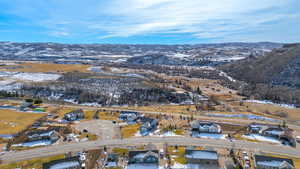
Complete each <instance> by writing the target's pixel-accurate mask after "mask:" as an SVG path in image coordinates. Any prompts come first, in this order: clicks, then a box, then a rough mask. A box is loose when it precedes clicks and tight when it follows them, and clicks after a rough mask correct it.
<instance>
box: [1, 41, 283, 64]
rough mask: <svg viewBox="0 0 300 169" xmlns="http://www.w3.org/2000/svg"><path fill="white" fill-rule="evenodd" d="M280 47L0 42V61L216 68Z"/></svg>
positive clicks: (271, 44)
mask: <svg viewBox="0 0 300 169" xmlns="http://www.w3.org/2000/svg"><path fill="white" fill-rule="evenodd" d="M281 46H282V44H278V43H270V42H260V43H220V44H196V45H143V44H141V45H131V44H128V45H127V44H59V43H14V42H0V59H2V60H34V61H36V60H39V61H59V62H68V61H77V62H78V61H83V62H85V61H92V62H93V63H96V62H97V63H107V62H126V61H127V60H128V61H129V62H130V63H134V64H163V65H218V64H223V63H228V62H232V61H236V60H241V59H244V58H247V57H249V56H250V55H251V54H252V55H255V56H259V55H261V54H262V53H265V52H270V51H271V50H272V49H274V48H278V47H281ZM132 57H133V58H132ZM131 58H132V59H131Z"/></svg>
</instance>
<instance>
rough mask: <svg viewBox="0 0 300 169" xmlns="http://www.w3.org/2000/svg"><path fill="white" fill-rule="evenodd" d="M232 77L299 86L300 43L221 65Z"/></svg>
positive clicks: (249, 80) (252, 81)
mask: <svg viewBox="0 0 300 169" xmlns="http://www.w3.org/2000/svg"><path fill="white" fill-rule="evenodd" d="M222 69H223V70H224V71H225V72H227V73H229V74H230V75H231V76H233V77H234V78H237V79H240V80H243V81H246V82H251V83H268V84H273V85H284V86H289V87H296V88H300V44H293V45H284V46H283V47H282V48H279V49H275V50H273V51H272V52H271V53H269V54H267V55H266V56H262V57H259V58H258V59H254V58H252V59H250V58H249V59H248V60H243V61H239V62H236V63H233V64H229V65H226V66H223V67H222Z"/></svg>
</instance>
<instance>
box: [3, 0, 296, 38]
mask: <svg viewBox="0 0 300 169" xmlns="http://www.w3.org/2000/svg"><path fill="white" fill-rule="evenodd" d="M4 1H8V0H4ZM15 1H16V2H18V3H14V4H18V5H16V7H15V9H14V10H12V11H10V12H13V13H14V14H17V15H19V16H22V17H25V18H29V19H30V20H32V21H33V22H34V23H35V24H37V25H39V26H42V27H45V28H47V29H49V32H51V35H53V36H74V35H79V34H80V35H82V34H86V35H91V34H92V35H95V37H101V38H111V37H130V36H137V35H149V34H170V33H177V34H180V33H182V34H183V33H184V34H186V33H188V34H190V35H192V36H194V37H196V38H200V39H201V38H220V39H225V40H226V39H232V35H233V34H235V35H234V37H238V36H237V34H243V38H244V34H245V33H247V32H249V31H258V30H259V31H263V30H266V29H267V28H269V27H268V26H266V23H268V22H276V21H278V20H282V19H284V20H287V19H292V20H296V19H300V18H299V12H297V10H293V12H292V13H291V12H289V9H290V8H294V7H293V6H291V4H295V3H297V4H299V2H297V1H298V0H109V1H101V0H100V1H99V0H85V1H76V0H75V1H74V0H64V1H61V0H47V1H39V2H38V3H36V2H35V1H34V0H28V1H32V3H28V1H27V3H24V1H22V0H15ZM66 30H68V31H66ZM236 40H238V38H236Z"/></svg>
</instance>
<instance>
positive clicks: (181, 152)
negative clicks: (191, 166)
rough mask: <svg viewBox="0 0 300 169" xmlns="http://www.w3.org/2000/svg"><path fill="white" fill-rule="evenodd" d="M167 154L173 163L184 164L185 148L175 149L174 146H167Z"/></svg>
mask: <svg viewBox="0 0 300 169" xmlns="http://www.w3.org/2000/svg"><path fill="white" fill-rule="evenodd" d="M168 153H169V155H170V156H171V157H173V158H172V159H173V160H174V161H173V162H177V163H180V164H186V159H185V147H182V146H179V147H177V149H176V148H175V147H174V146H169V147H168Z"/></svg>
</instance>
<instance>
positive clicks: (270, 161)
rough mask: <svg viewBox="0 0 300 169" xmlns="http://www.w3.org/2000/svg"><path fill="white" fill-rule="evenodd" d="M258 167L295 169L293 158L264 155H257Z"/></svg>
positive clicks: (256, 165)
mask: <svg viewBox="0 0 300 169" xmlns="http://www.w3.org/2000/svg"><path fill="white" fill-rule="evenodd" d="M254 160H255V167H256V168H257V169H295V167H294V163H293V160H291V159H285V158H277V157H270V156H263V155H255V156H254Z"/></svg>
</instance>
